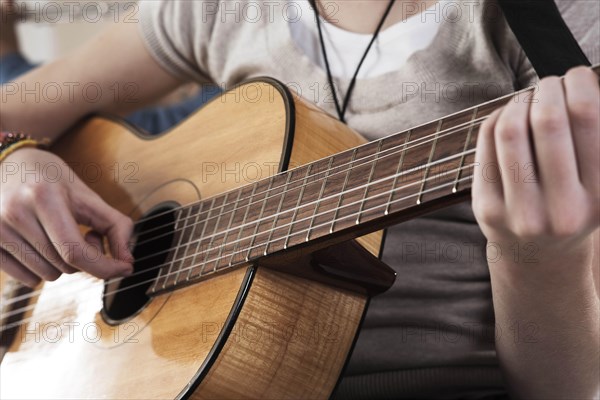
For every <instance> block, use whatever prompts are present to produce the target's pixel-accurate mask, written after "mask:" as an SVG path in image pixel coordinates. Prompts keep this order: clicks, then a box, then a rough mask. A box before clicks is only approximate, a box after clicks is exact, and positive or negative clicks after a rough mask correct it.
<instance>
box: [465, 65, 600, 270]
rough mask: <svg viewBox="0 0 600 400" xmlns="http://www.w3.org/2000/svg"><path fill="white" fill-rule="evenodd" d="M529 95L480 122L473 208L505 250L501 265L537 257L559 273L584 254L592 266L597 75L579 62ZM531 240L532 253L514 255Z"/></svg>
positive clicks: (598, 173)
mask: <svg viewBox="0 0 600 400" xmlns="http://www.w3.org/2000/svg"><path fill="white" fill-rule="evenodd" d="M528 96H530V94H529V95H528ZM524 98H525V95H522V96H517V97H515V98H514V99H513V101H510V102H509V103H508V104H507V105H506V106H505V107H503V108H502V109H500V110H497V111H496V112H494V113H493V114H492V115H491V116H490V117H489V118H488V119H487V120H486V121H485V123H484V124H483V125H482V127H481V130H480V132H479V138H478V143H477V150H476V165H477V167H476V170H475V177H474V182H473V211H474V213H475V216H476V218H477V221H478V223H479V225H480V227H481V229H482V230H483V233H484V234H485V236H486V238H487V239H488V243H491V244H493V245H494V246H493V247H495V248H494V249H493V250H494V254H495V257H498V251H500V252H502V254H504V257H502V259H501V260H499V259H497V260H499V261H500V262H501V263H502V264H503V265H512V266H523V265H524V264H525V263H527V262H531V261H534V262H535V263H537V264H538V265H540V266H542V267H544V268H546V272H549V270H548V269H549V268H552V267H553V266H555V267H556V271H557V273H558V272H559V271H560V270H561V267H564V266H567V265H569V264H571V265H572V264H573V263H574V262H575V261H576V260H577V259H580V257H583V258H581V261H583V264H587V265H588V268H589V265H590V264H589V263H588V262H587V261H584V260H588V259H589V257H591V245H590V242H591V241H590V240H588V238H589V236H590V234H591V233H592V232H593V231H594V230H596V229H597V228H598V226H599V222H598V221H599V218H600V205H599V204H600V115H599V114H600V88H599V84H598V76H597V75H596V74H595V73H594V72H593V71H592V70H591V69H590V68H587V67H577V68H574V69H572V70H570V71H569V72H568V73H567V75H566V76H565V78H564V80H561V79H559V78H557V77H549V78H545V79H543V80H541V81H540V83H539V91H538V92H537V93H535V94H534V95H533V100H530V101H523V100H522V99H524ZM477 163H478V164H477ZM534 165H535V167H534ZM490 166H498V167H499V168H500V171H501V172H500V176H499V177H497V178H498V179H488V178H486V175H487V176H488V177H489V176H490V175H493V174H489V170H490V168H489V167H490ZM478 170H479V172H478ZM484 171H488V173H487V174H486V173H483V172H484ZM492 178H494V177H493V176H492ZM526 246H533V248H534V252H533V253H532V252H531V251H529V254H530V255H531V254H533V259H530V260H528V259H527V257H515V249H516V251H517V252H519V250H521V251H522V250H523V249H524V248H525V247H526ZM488 249H490V246H488ZM530 250H531V249H530ZM508 254H510V257H507V255H508ZM517 254H519V253H517ZM521 254H522V253H521ZM490 257H491V255H490V254H489V252H488V259H489V258H490ZM575 263H576V262H575ZM562 270H563V271H564V270H565V268H562ZM573 272H574V271H572V270H571V271H568V272H567V271H565V273H569V274H572V273H573ZM559 275H560V274H559Z"/></svg>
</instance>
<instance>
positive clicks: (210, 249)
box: [8, 150, 474, 304]
mask: <svg viewBox="0 0 600 400" xmlns="http://www.w3.org/2000/svg"><path fill="white" fill-rule="evenodd" d="M473 151H474V150H469V151H467V152H461V153H456V154H454V155H452V156H450V157H446V158H444V159H440V160H436V161H434V162H432V163H429V164H424V165H422V166H419V169H422V168H425V167H428V166H432V165H436V164H443V163H445V162H448V161H450V160H452V159H455V158H458V157H462V156H463V155H466V154H470V152H473ZM348 171H349V170H348ZM412 172H413V170H408V171H406V170H405V171H402V172H399V173H398V174H396V175H393V176H387V177H383V178H380V179H379V180H377V181H374V182H368V183H367V184H363V185H360V186H357V187H355V188H352V189H349V190H346V191H343V192H339V193H335V194H332V195H330V196H328V197H324V198H320V199H316V200H314V201H312V202H309V203H305V204H303V205H302V206H300V207H298V209H303V208H306V207H310V206H312V205H315V204H316V203H320V202H323V201H326V200H328V199H331V198H335V197H336V196H338V195H339V196H343V195H345V194H348V193H350V192H353V191H357V190H361V189H364V188H366V187H369V186H370V185H374V184H377V183H380V182H384V181H387V180H390V179H393V178H395V177H399V176H402V175H405V174H410V173H412ZM325 178H326V177H325ZM426 180H427V179H426ZM316 182H318V181H316ZM312 183H314V182H312ZM419 183H423V179H421V180H419V181H417V182H413V183H411V184H409V185H406V186H401V187H398V188H395V189H396V190H402V189H404V188H406V187H408V186H413V185H416V184H419ZM368 200H369V198H365V199H364V201H368ZM361 201H363V200H361ZM290 211H291V210H285V211H282V212H280V213H277V214H273V215H271V216H266V217H263V218H259V219H257V220H255V221H251V222H249V223H247V224H243V225H240V226H239V227H235V228H229V229H226V230H224V231H221V232H217V233H214V234H212V235H210V236H204V237H201V238H199V239H197V240H194V241H190V242H188V243H186V244H185V245H183V247H186V252H185V253H184V257H183V258H178V259H173V260H171V261H169V262H166V263H163V264H160V265H158V266H155V267H153V268H151V269H146V270H143V271H138V272H134V273H133V274H131V275H129V277H133V276H136V275H141V274H144V273H147V272H148V271H150V270H154V269H158V268H162V267H164V266H166V265H168V264H171V265H173V264H174V263H176V262H179V261H183V260H185V259H187V258H190V257H194V258H195V257H197V256H198V255H202V254H205V253H207V254H208V253H209V252H210V251H212V250H214V248H208V249H207V250H206V251H201V252H196V253H194V254H191V255H185V254H187V250H188V249H189V247H190V246H191V245H192V244H197V248H198V247H199V246H200V244H201V243H202V242H203V241H206V240H208V239H211V238H215V237H218V236H221V235H224V238H225V236H226V235H227V234H229V233H230V232H232V231H238V230H239V232H240V233H241V232H242V231H243V229H244V227H247V226H253V225H254V224H257V225H258V224H260V223H261V222H264V221H268V220H270V219H271V218H276V217H279V216H281V215H283V214H285V213H289V212H290ZM331 211H335V209H332V210H327V211H325V213H328V212H331ZM322 214H323V213H319V214H315V217H318V216H320V215H322ZM310 218H312V216H311V217H306V218H303V219H300V220H294V221H291V222H290V223H288V224H285V225H283V226H277V227H275V228H274V229H273V230H277V229H282V228H283V227H286V226H289V225H293V224H297V223H301V222H303V221H305V220H307V219H310ZM201 222H202V221H201ZM201 222H199V223H197V224H195V225H198V224H200V223H201ZM183 229H184V228H181V229H178V230H177V231H179V230H183ZM215 230H216V227H215ZM264 233H265V232H261V233H259V235H260V234H264ZM266 233H269V231H266ZM251 236H254V235H251ZM248 238H249V236H244V237H241V236H240V237H238V239H237V240H235V241H233V242H230V243H228V244H235V243H241V242H243V241H244V240H247V239H248ZM183 247H182V246H175V247H171V248H168V249H165V250H162V251H159V252H157V253H151V254H147V255H145V256H143V257H141V258H138V259H136V262H140V261H144V260H146V259H148V258H151V257H155V256H157V255H160V254H164V253H168V252H170V251H173V250H174V251H175V252H177V251H178V250H180V248H183ZM122 279H124V278H122V277H119V278H113V279H110V280H107V281H106V283H107V284H111V283H114V282H117V281H120V280H122ZM29 295H31V296H33V295H35V294H33V293H31V294H29ZM18 300H20V299H18ZM18 300H17V299H15V300H13V301H12V302H15V301H18ZM8 304H11V303H8Z"/></svg>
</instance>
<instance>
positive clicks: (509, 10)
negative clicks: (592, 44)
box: [498, 0, 591, 79]
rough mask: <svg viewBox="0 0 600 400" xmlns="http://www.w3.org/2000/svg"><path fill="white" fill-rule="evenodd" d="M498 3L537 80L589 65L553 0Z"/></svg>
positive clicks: (504, 1)
mask: <svg viewBox="0 0 600 400" xmlns="http://www.w3.org/2000/svg"><path fill="white" fill-rule="evenodd" d="M498 3H499V4H500V8H501V9H502V11H503V12H504V16H505V17H506V21H507V22H508V25H509V26H510V28H511V29H512V31H513V33H514V34H515V36H516V37H517V40H518V41H519V43H520V44H521V47H522V48H523V50H524V51H525V54H527V57H528V58H529V61H531V64H532V65H533V68H534V69H535V71H536V72H537V74H538V76H539V77H540V79H541V78H544V77H546V76H549V75H558V76H562V75H564V74H565V73H566V72H567V70H569V69H570V68H572V67H576V66H579V65H587V66H590V65H591V63H590V61H589V60H588V59H587V57H586V56H585V54H584V53H583V51H582V50H581V47H579V44H578V43H577V40H575V38H574V37H573V34H572V33H571V31H570V30H569V27H568V26H567V24H566V23H565V21H564V20H563V18H562V16H561V15H560V12H559V11H558V7H557V6H556V4H555V3H554V0H498Z"/></svg>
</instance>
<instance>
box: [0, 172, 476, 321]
mask: <svg viewBox="0 0 600 400" xmlns="http://www.w3.org/2000/svg"><path fill="white" fill-rule="evenodd" d="M474 165H475V164H474V163H473V164H469V165H466V166H464V167H463V168H461V169H466V168H470V167H473V166H474ZM471 177H472V176H471V175H469V176H465V177H463V178H461V179H459V182H463V181H466V180H469V179H471ZM453 184H454V181H453V182H448V183H445V184H443V185H439V186H436V187H434V188H431V189H428V190H426V191H424V192H423V193H430V192H433V191H436V190H439V189H441V188H443V187H447V186H450V185H453ZM388 194H389V193H388ZM415 196H417V195H414V194H413V195H410V196H405V197H403V198H401V199H397V200H394V201H392V203H397V202H399V201H404V200H406V199H407V198H410V197H415ZM385 205H386V204H380V205H378V206H375V207H371V208H370V209H368V210H374V209H377V208H381V207H383V206H385ZM358 214H359V213H353V214H349V215H347V216H345V217H343V218H342V219H347V218H354V217H355V215H358ZM328 224H329V223H323V224H320V225H318V226H327V225H328ZM301 232H303V231H300V232H299V233H301ZM281 239H283V238H279V239H278V240H281ZM255 247H258V246H255ZM244 251H246V250H244ZM190 268H193V267H190ZM216 272H217V271H213V272H211V273H209V274H206V275H205V276H209V275H212V274H213V273H216ZM95 279H97V278H95ZM152 281H154V279H149V280H147V281H144V282H138V283H136V284H134V285H130V286H126V287H123V288H120V289H117V290H113V291H111V292H108V293H105V294H103V295H102V298H103V297H106V296H109V295H111V294H115V293H119V292H122V291H126V290H130V289H132V288H134V287H137V286H141V285H143V284H146V283H149V282H152ZM61 295H62V294H61ZM97 300H98V299H97V298H93V299H92V298H88V299H86V300H84V301H83V302H80V303H79V304H80V305H81V304H85V303H86V302H89V301H97ZM30 306H32V307H29V308H28V309H32V308H35V306H36V304H35V303H34V304H32V305H30ZM7 314H8V313H7ZM54 315H57V314H51V316H54ZM40 318H44V319H46V318H49V316H48V314H45V315H33V316H31V317H29V318H26V319H23V320H20V321H19V322H14V323H11V324H8V325H6V326H1V327H0V332H2V331H4V330H8V329H11V328H14V327H16V326H20V325H24V324H26V323H28V322H30V321H32V320H34V319H40ZM0 319H3V318H0Z"/></svg>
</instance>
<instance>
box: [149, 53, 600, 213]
mask: <svg viewBox="0 0 600 400" xmlns="http://www.w3.org/2000/svg"><path fill="white" fill-rule="evenodd" d="M595 68H598V69H599V71H600V64H599V65H597V66H596V67H595ZM599 73H600V72H599ZM561 79H563V78H562V77H561ZM534 89H535V88H534V87H527V88H523V89H521V90H518V91H516V92H513V93H508V94H505V95H502V96H500V97H498V98H495V99H492V100H488V101H486V102H483V103H481V104H478V105H477V106H474V107H470V108H467V109H464V110H461V111H458V112H455V113H453V114H449V115H447V116H445V117H443V118H441V119H438V120H434V121H430V122H427V123H424V124H421V125H418V126H416V127H414V128H411V129H406V130H402V131H399V132H395V133H391V134H389V135H387V136H386V137H384V138H382V139H380V140H386V139H389V138H390V137H392V136H396V135H400V134H402V133H407V132H408V131H411V130H412V131H414V130H417V129H420V128H423V127H425V126H427V125H430V124H434V123H438V122H439V121H443V120H448V119H450V118H452V117H459V116H461V115H469V114H470V113H472V112H473V111H474V110H481V109H483V108H484V107H486V106H490V105H495V106H496V107H495V108H493V109H492V110H491V111H493V110H494V109H496V108H499V107H501V106H503V105H504V104H505V102H506V101H509V100H510V99H511V98H516V97H517V96H520V95H522V94H526V93H527V92H533V90H534ZM487 116H488V115H486V116H484V117H482V118H486V117H487ZM471 122H472V121H469V122H466V123H471ZM453 128H455V127H450V128H447V129H453ZM441 132H443V131H441ZM432 135H435V132H434V133H433V134H431V135H429V136H432ZM425 137H427V136H425ZM420 139H423V138H419V139H415V141H417V140H420ZM372 144H373V142H367V143H363V144H361V145H359V146H356V147H355V149H357V150H358V149H362V148H363V147H366V146H369V145H372ZM330 157H331V156H328V157H324V158H322V159H319V160H315V161H311V162H310V163H309V164H313V163H318V162H320V161H324V160H327V159H329V158H330ZM305 166H306V165H301V166H298V167H296V168H293V169H290V170H288V171H284V172H282V174H283V173H286V172H292V171H295V170H299V169H301V168H303V167H305ZM221 195H222V194H221ZM216 197H218V196H216ZM191 204H194V203H189V204H187V205H183V206H179V207H176V208H173V209H170V210H168V211H164V212H162V213H159V214H154V215H152V216H148V217H145V218H142V219H140V220H138V221H137V222H144V221H146V220H149V219H152V218H155V217H159V216H161V215H164V214H168V213H170V212H173V211H178V210H181V209H182V208H184V207H188V206H189V205H191Z"/></svg>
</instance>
